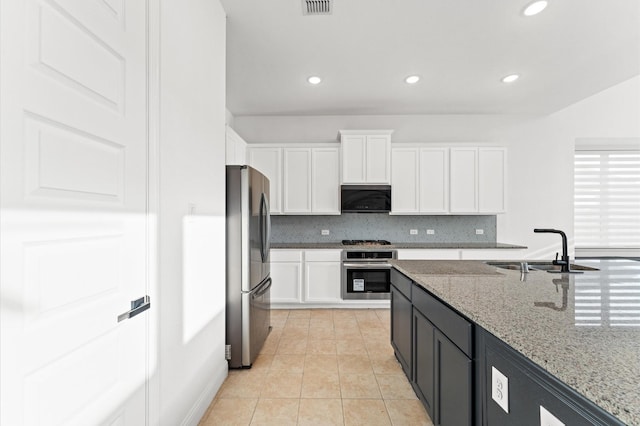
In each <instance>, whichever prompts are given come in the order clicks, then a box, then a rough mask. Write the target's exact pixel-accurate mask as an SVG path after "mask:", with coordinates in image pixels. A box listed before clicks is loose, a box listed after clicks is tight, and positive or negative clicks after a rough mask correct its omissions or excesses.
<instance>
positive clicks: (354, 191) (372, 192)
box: [341, 185, 391, 213]
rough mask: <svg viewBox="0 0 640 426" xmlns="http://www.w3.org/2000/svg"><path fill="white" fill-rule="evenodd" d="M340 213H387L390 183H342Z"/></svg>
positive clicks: (389, 205) (389, 204)
mask: <svg viewBox="0 0 640 426" xmlns="http://www.w3.org/2000/svg"><path fill="white" fill-rule="evenodd" d="M341 189H342V191H341V199H342V209H341V210H342V213H389V212H390V211H391V186H390V185H342V188H341Z"/></svg>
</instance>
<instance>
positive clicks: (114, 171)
mask: <svg viewBox="0 0 640 426" xmlns="http://www.w3.org/2000/svg"><path fill="white" fill-rule="evenodd" d="M0 8H1V9H0V19H1V25H0V43H1V45H0V93H1V96H0V98H1V100H0V121H1V122H2V126H1V130H0V153H1V155H0V173H1V175H0V182H1V187H0V189H1V191H0V226H1V228H0V231H1V232H0V236H1V240H0V243H1V247H0V271H1V272H0V279H1V281H0V284H1V285H0V291H1V301H2V309H1V311H2V312H1V315H2V318H1V327H2V329H1V342H0V343H1V345H0V346H1V349H0V351H1V352H0V377H1V383H0V386H1V388H0V395H1V400H0V403H1V405H2V407H1V410H0V412H1V414H0V423H1V424H3V425H59V424H76V425H98V424H108V425H140V424H145V421H146V416H147V415H146V399H147V396H146V390H145V388H146V382H147V377H148V375H147V369H151V367H150V366H147V365H146V359H147V356H146V355H145V351H146V341H147V336H146V331H145V330H146V329H147V326H148V318H147V317H148V314H147V313H146V312H145V313H142V314H141V315H138V316H136V317H134V318H131V319H129V320H126V321H122V322H118V321H117V316H118V314H120V313H122V312H124V311H127V310H128V309H129V308H130V301H131V300H133V299H137V298H139V297H142V296H144V295H145V294H147V282H146V281H147V265H146V262H147V260H146V255H145V253H146V252H147V246H146V244H147V243H146V239H147V207H146V204H147V183H146V179H147V130H146V111H147V107H146V79H147V71H146V29H145V22H146V10H145V8H146V2H145V1H141V0H140V1H138V0H135V1H134V0H128V1H124V0H117V1H116V0H96V1H87V0H2V1H1V2H0Z"/></svg>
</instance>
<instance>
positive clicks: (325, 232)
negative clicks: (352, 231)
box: [320, 229, 331, 235]
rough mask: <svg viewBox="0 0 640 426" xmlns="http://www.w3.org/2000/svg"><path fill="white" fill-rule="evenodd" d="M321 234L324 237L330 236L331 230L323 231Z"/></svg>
mask: <svg viewBox="0 0 640 426" xmlns="http://www.w3.org/2000/svg"><path fill="white" fill-rule="evenodd" d="M320 233H321V234H322V235H329V234H330V233H331V232H329V230H328V229H323V230H322V231H320Z"/></svg>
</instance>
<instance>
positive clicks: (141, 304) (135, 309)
mask: <svg viewBox="0 0 640 426" xmlns="http://www.w3.org/2000/svg"><path fill="white" fill-rule="evenodd" d="M150 307H151V299H150V298H149V296H144V297H141V298H140V299H136V300H132V301H131V309H130V310H128V311H127V312H124V313H122V314H120V315H118V322H120V321H124V320H126V319H129V318H133V317H135V316H136V315H138V314H140V313H142V312H144V311H146V310H147V309H149V308H150Z"/></svg>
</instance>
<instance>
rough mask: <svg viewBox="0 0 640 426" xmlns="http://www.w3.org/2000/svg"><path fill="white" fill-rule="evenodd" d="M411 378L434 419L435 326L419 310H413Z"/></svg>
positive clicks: (417, 392)
mask: <svg viewBox="0 0 640 426" xmlns="http://www.w3.org/2000/svg"><path fill="white" fill-rule="evenodd" d="M413 330H414V334H413V338H414V340H413V345H414V346H413V347H414V352H413V376H414V377H413V380H414V385H415V386H414V389H415V391H416V394H417V395H418V397H419V398H420V400H421V401H422V403H423V404H424V407H425V408H426V410H427V413H429V416H430V417H431V418H432V419H435V412H434V411H435V406H436V405H435V376H434V373H435V351H434V342H435V330H436V329H435V327H434V326H433V324H431V323H430V322H429V321H428V320H427V319H426V318H425V317H424V316H423V315H422V314H421V313H420V312H418V311H417V310H415V309H414V310H413Z"/></svg>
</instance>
